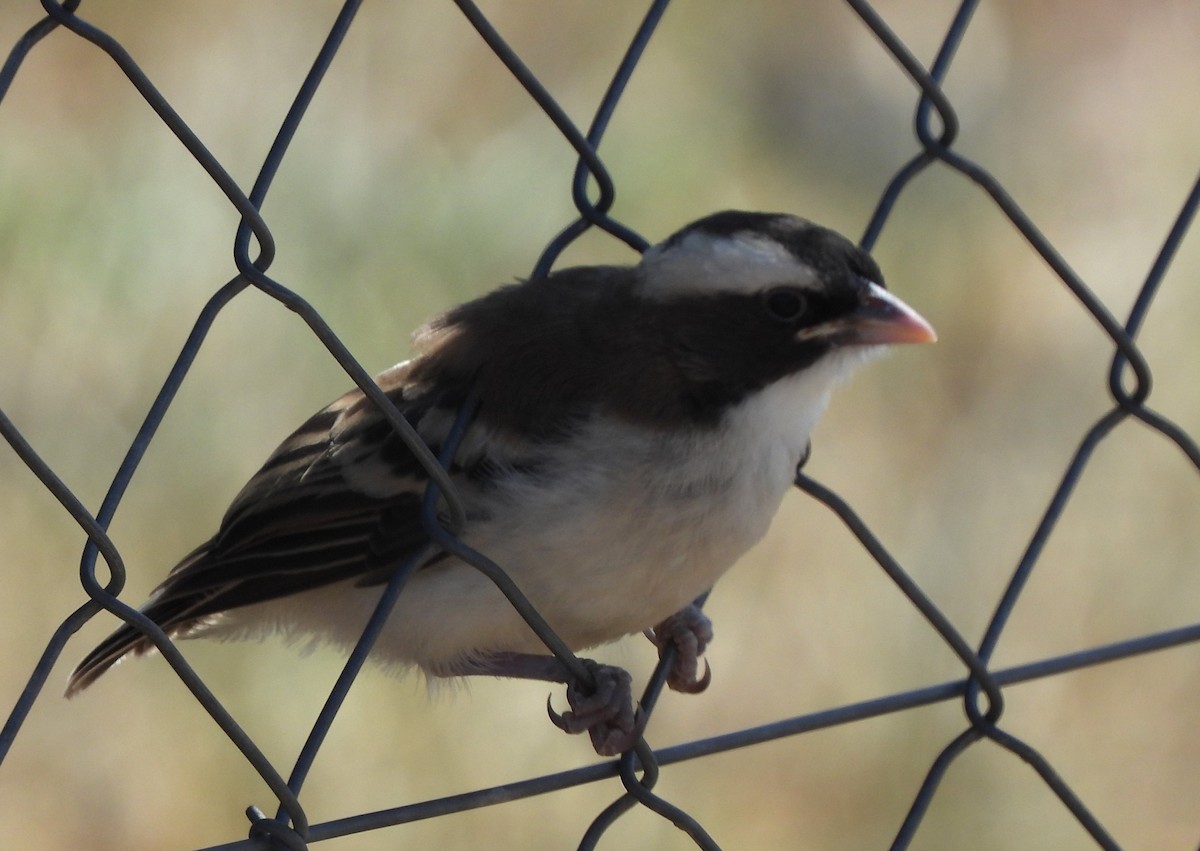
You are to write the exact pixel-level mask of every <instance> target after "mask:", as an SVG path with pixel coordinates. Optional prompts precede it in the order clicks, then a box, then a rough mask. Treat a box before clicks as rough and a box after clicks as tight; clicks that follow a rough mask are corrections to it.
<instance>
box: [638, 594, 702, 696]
mask: <svg viewBox="0 0 1200 851" xmlns="http://www.w3.org/2000/svg"><path fill="white" fill-rule="evenodd" d="M646 637H647V638H649V639H650V640H651V641H653V642H654V644H655V645H656V646H657V647H658V655H659V658H662V656H663V654H664V653H665V652H666V651H667V648H670V647H673V648H674V649H675V658H674V660H673V661H672V663H671V670H670V673H668V674H667V685H668V686H670V687H671V688H672V689H673V690H674V691H681V692H683V693H685V694H699V693H700V692H702V691H704V690H705V689H706V688H708V684H709V683H710V682H711V681H712V668H710V667H709V665H708V660H707V659H705V660H704V674H703V675H699V669H700V657H701V656H703V655H704V650H705V648H706V647H708V642H710V641H712V637H713V628H712V621H710V620H709V619H708V617H707V616H706V615H705V614H704V612H702V611H700V609H699V608H698V607H696V606H694V605H691V606H688V607H686V608H684V609H680V610H679V611H678V612H676V613H675V614H673V615H671V616H670V617H669V618H667V619H666V620H664V621H663V622H662V623H660V624H659V625H658V626H656V627H654V629H648V630H646Z"/></svg>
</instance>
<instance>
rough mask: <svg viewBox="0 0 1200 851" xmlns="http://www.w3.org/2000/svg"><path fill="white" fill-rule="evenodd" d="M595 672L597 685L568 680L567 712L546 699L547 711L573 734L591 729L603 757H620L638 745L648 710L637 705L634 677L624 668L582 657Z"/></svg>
mask: <svg viewBox="0 0 1200 851" xmlns="http://www.w3.org/2000/svg"><path fill="white" fill-rule="evenodd" d="M581 661H582V662H583V663H584V665H586V666H587V667H588V670H589V671H590V673H591V674H592V680H593V685H592V687H589V686H588V685H586V684H584V683H581V682H578V681H577V680H572V681H571V682H568V683H567V703H568V704H570V706H571V708H570V710H568V711H567V712H561V713H560V712H558V711H557V710H555V708H554V706H553V705H552V704H551V698H552V697H553V696H552V695H551V696H550V697H547V698H546V713H547V714H548V715H549V716H550V721H551V722H552V723H553V724H554V726H555V727H558V729H560V730H562V731H563V732H566V733H571V734H572V735H575V734H578V733H583V732H585V731H586V732H587V734H588V736H589V737H590V738H591V740H592V747H594V748H595V749H596V753H598V754H600V755H601V756H616V755H617V754H620V753H624V752H625V751H627V750H629V749H630V748H632V747H633V746H634V745H636V744H637V742H638V739H640V738H641V737H642V730H643V729H644V728H645V726H646V718H645V713H643V712H642V708H641V707H640V706H634V703H633V690H632V680H631V679H630V676H629V674H628V673H627V672H626V671H624V670H622V669H621V668H616V667H613V666H612V665H600V664H597V663H596V662H592V661H591V660H589V659H583V660H581Z"/></svg>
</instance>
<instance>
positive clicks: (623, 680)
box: [444, 653, 646, 756]
mask: <svg viewBox="0 0 1200 851" xmlns="http://www.w3.org/2000/svg"><path fill="white" fill-rule="evenodd" d="M579 661H580V662H581V663H583V666H584V667H585V668H586V669H587V671H588V674H589V679H590V680H591V682H590V683H589V682H581V681H580V680H578V679H577V678H575V677H573V676H572V675H571V674H570V673H569V672H568V671H567V669H566V668H565V667H564V666H563V664H562V663H561V662H559V661H558V660H557V659H555V658H554V657H553V656H538V655H534V654H532V653H493V654H490V655H488V656H482V657H479V658H476V659H470V660H463V661H460V662H459V663H458V664H456V665H455V666H453V667H452V668H449V669H447V670H446V671H445V673H444V676H480V675H482V676H493V677H515V678H518V679H523V680H541V681H543V682H548V683H566V685H567V703H568V704H570V706H571V708H570V710H569V711H567V712H562V713H559V712H557V711H555V709H554V707H552V706H551V705H550V698H546V711H547V712H548V713H549V715H550V720H551V721H553V722H554V725H555V726H556V727H558V728H559V729H560V730H564V731H566V732H568V733H572V734H574V733H583V732H586V733H587V734H588V736H589V737H590V738H591V740H592V747H594V748H595V749H596V753H598V754H600V755H601V756H616V755H617V754H619V753H624V752H625V751H627V750H629V749H630V748H632V747H633V746H634V745H636V744H637V742H638V739H640V738H641V736H642V730H643V729H644V728H645V726H646V717H645V715H644V714H643V713H642V710H641V708H640V707H638V706H635V705H634V702H633V688H632V680H631V678H630V676H629V674H628V673H627V672H626V671H623V670H622V669H620V668H616V667H613V666H612V665H601V664H600V663H599V662H593V661H592V660H591V659H580V660H579Z"/></svg>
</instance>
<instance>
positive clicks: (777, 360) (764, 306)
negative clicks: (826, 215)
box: [637, 211, 936, 407]
mask: <svg viewBox="0 0 1200 851" xmlns="http://www.w3.org/2000/svg"><path fill="white" fill-rule="evenodd" d="M637 272H638V282H637V289H638V292H639V295H641V296H642V297H643V298H646V299H648V300H650V301H651V302H653V303H656V304H657V305H658V306H659V308H660V309H662V310H663V311H664V312H666V313H668V314H669V315H670V322H669V327H670V328H671V331H670V333H671V336H672V341H673V348H674V350H675V356H676V360H677V363H679V364H680V365H681V366H682V368H683V371H684V373H685V374H686V375H687V377H688V378H689V380H690V382H691V384H692V386H693V390H694V391H698V392H699V393H700V394H701V398H699V399H698V400H697V401H698V402H699V403H700V404H701V405H702V406H708V407H713V403H716V404H717V406H720V403H722V402H734V401H736V399H737V398H741V397H744V395H745V394H746V393H747V392H753V391H754V390H756V389H759V388H761V387H765V386H767V385H769V384H771V383H773V382H775V381H778V380H780V379H782V378H786V377H789V376H793V375H797V376H799V375H802V374H803V375H805V377H806V378H808V379H810V380H811V381H812V383H814V384H821V385H828V386H829V387H832V386H833V384H835V383H836V382H837V381H838V380H839V379H841V378H843V377H845V376H846V375H847V374H848V373H849V372H850V370H851V369H852V367H853V366H854V365H855V364H857V363H860V362H862V360H864V359H865V357H864V356H865V355H867V354H869V353H871V352H873V351H878V350H879V349H880V347H882V346H886V345H892V344H898V343H927V342H932V341H933V340H935V339H936V335H935V334H934V331H933V328H932V327H931V326H930V324H929V323H928V322H926V321H925V319H923V318H922V317H921V316H920V315H919V314H918V313H917V312H916V311H914V310H913V309H912V308H911V307H909V306H908V305H906V304H905V303H904V302H903V301H901V300H900V299H898V298H897V297H896V296H894V295H892V294H891V293H890V292H888V290H887V289H886V287H885V285H884V282H883V275H882V274H881V272H880V270H879V266H878V265H877V264H876V263H875V261H874V260H873V259H872V258H871V256H870V255H869V254H867V253H866V252H865V251H863V250H862V249H861V248H859V247H858V246H856V245H855V244H854V243H852V242H851V241H850V240H848V239H846V238H845V237H843V236H841V235H840V234H838V233H836V232H834V231H832V230H829V229H828V228H824V227H821V226H820V225H816V224H813V223H812V222H809V221H807V220H805V219H801V218H799V217H797V216H792V215H788V214H783V213H750V212H739V211H726V212H721V213H714V214H712V215H710V216H707V217H705V218H703V219H700V220H698V221H696V222H693V223H692V224H690V225H688V226H687V227H685V228H683V229H682V230H680V231H678V232H677V233H675V234H673V235H672V236H670V237H668V238H667V239H666V240H664V241H663V242H661V243H659V244H658V245H655V246H653V247H652V248H650V249H649V250H648V251H647V252H646V253H645V255H644V256H643V258H642V262H641V263H640V265H639V266H638V267H637ZM704 397H707V398H704Z"/></svg>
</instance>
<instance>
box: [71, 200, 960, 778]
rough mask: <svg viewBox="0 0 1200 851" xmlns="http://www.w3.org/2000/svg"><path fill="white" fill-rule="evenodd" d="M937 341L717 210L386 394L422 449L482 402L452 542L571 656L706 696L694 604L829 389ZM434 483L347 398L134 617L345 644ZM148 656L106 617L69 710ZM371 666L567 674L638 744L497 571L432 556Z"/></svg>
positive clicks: (422, 541)
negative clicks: (636, 648)
mask: <svg viewBox="0 0 1200 851" xmlns="http://www.w3.org/2000/svg"><path fill="white" fill-rule="evenodd" d="M935 339H936V335H935V332H934V330H933V328H932V326H931V325H930V324H929V323H928V322H927V321H926V320H925V319H924V318H922V317H921V316H920V314H918V313H917V312H916V311H915V310H913V309H912V308H911V307H909V306H908V305H907V304H906V303H904V302H903V301H901V300H900V299H899V298H897V297H896V296H895V295H893V294H892V293H891V292H890V291H889V290H888V289H887V288H886V285H885V284H884V280H883V276H882V273H881V272H880V269H879V266H878V265H877V264H876V262H875V261H874V260H873V259H872V257H871V256H870V255H869V254H868V253H867V252H866V251H865V250H863V249H862V248H860V247H859V246H857V245H856V244H855V243H854V242H852V241H851V240H849V239H847V238H846V237H844V236H842V235H840V234H839V233H837V232H835V231H833V230H831V229H828V228H826V227H823V226H821V225H818V224H815V223H813V222H811V221H809V220H807V219H804V218H800V217H798V216H795V215H792V214H789V213H770V212H750V211H740V210H725V211H722V212H717V213H713V214H710V215H707V216H705V217H703V218H700V219H699V220H697V221H694V222H692V223H690V224H688V225H686V226H685V227H683V228H681V229H680V230H678V231H677V232H675V233H673V234H671V235H670V236H668V237H667V238H666V239H664V240H663V241H661V242H660V243H658V244H656V245H653V246H650V247H649V248H648V249H646V250H645V252H644V253H643V254H642V256H641V259H640V261H639V262H637V263H636V264H632V265H606V266H601V265H597V266H578V267H570V268H563V269H560V270H556V271H552V272H549V273H547V274H545V275H543V276H540V277H533V278H530V279H527V280H518V281H517V282H516V283H511V284H507V285H504V286H501V287H499V288H498V289H495V290H493V291H491V292H489V293H487V294H485V295H483V296H482V297H480V298H478V299H476V300H474V301H470V302H467V303H464V304H462V305H459V306H457V307H454V308H452V309H450V310H449V311H448V312H446V313H444V314H442V315H441V316H439V317H437V318H435V319H433V320H432V321H430V322H429V323H427V324H426V325H424V326H423V327H422V328H421V329H420V330H418V331H417V332H416V334H415V335H414V338H413V348H414V352H415V353H414V355H413V356H412V357H411V358H410V359H408V360H405V361H403V362H402V363H399V364H397V365H396V366H393V367H391V368H390V369H388V370H386V371H384V372H383V373H381V374H380V375H379V376H378V377H377V378H376V379H375V380H376V382H377V383H378V385H379V387H380V389H381V390H382V391H383V393H385V394H386V396H387V397H388V399H389V400H390V401H391V402H392V403H393V404H394V405H395V406H396V408H397V409H398V410H399V411H400V413H401V414H402V415H403V416H404V417H405V419H406V420H407V421H408V422H409V423H410V424H411V425H412V426H413V427H414V428H415V430H416V432H417V433H418V434H419V435H420V437H421V438H422V440H423V441H424V442H425V443H426V444H427V445H428V446H429V447H430V448H431V449H433V450H435V451H438V450H439V449H440V448H441V447H442V446H443V444H445V442H446V441H447V435H448V434H449V432H450V430H451V428H452V426H453V424H454V423H455V420H456V417H457V415H458V411H459V410H460V408H461V407H462V406H463V405H464V403H465V402H466V400H467V399H468V398H469V397H470V398H473V399H474V400H475V405H476V407H475V410H474V414H473V416H472V419H471V420H470V423H469V425H468V426H467V428H466V431H465V432H464V433H463V435H462V439H461V443H460V444H459V445H458V447H457V451H456V454H455V456H454V458H453V461H452V463H451V464H450V465H449V466H448V468H447V469H448V473H449V477H450V480H451V482H452V483H453V485H454V488H455V490H456V492H457V494H458V497H459V499H460V500H461V502H462V505H463V508H464V513H465V519H464V521H463V523H462V525H461V528H459V529H457V530H456V534H457V535H458V537H459V538H460V539H461V540H462V541H463V542H464V543H465V544H467V545H468V546H470V547H471V548H473V549H474V550H476V551H478V552H480V553H482V554H484V555H485V556H487V557H488V558H490V559H491V560H492V561H494V562H495V563H496V564H497V565H499V566H500V567H501V569H502V570H504V571H505V573H506V574H507V575H508V576H509V577H510V578H511V579H512V581H513V582H514V583H515V584H516V586H517V587H518V588H519V589H520V590H521V592H522V593H523V594H524V595H525V596H526V597H527V598H528V600H529V601H530V602H531V603H532V604H533V606H534V607H535V608H536V609H537V610H538V612H539V613H540V614H541V615H542V617H543V618H544V619H545V620H546V622H547V623H548V624H549V626H550V627H551V628H552V629H553V630H554V631H555V633H556V634H557V635H558V636H559V637H560V638H561V639H562V641H563V642H564V643H565V644H566V645H567V646H568V647H569V648H570V649H571V650H572V651H583V650H587V649H589V648H594V647H596V646H598V645H602V644H605V643H608V642H612V641H614V640H617V639H620V638H622V637H625V636H628V635H636V634H638V633H642V634H645V635H646V636H647V637H649V638H650V639H651V640H652V641H653V642H654V644H656V645H657V647H658V652H659V654H660V655H662V654H665V653H667V652H668V651H670V653H671V658H672V659H673V660H674V661H673V663H672V664H671V667H670V669H669V676H668V685H669V686H670V687H671V688H672V689H674V690H676V691H680V692H699V691H702V690H703V689H704V688H705V687H706V686H707V685H708V683H709V681H710V679H711V668H710V667H709V665H708V663H707V660H705V663H704V672H703V673H700V664H699V663H700V660H701V659H702V658H703V656H704V653H705V651H706V649H707V647H708V644H709V642H710V641H711V640H712V636H713V630H712V624H711V621H709V619H708V618H707V617H706V616H705V615H704V614H703V612H702V611H701V610H700V608H699V607H698V606H697V605H695V601H696V600H697V598H699V597H700V596H701V595H702V594H703V593H705V592H706V591H707V590H709V589H711V588H712V586H713V585H714V584H715V583H716V581H717V580H718V579H719V578H720V577H721V576H722V575H723V574H724V573H725V572H726V571H727V570H728V569H729V568H730V567H731V566H732V565H733V564H734V563H735V562H736V561H738V559H739V558H740V557H741V556H742V555H743V554H744V553H745V552H746V551H747V550H748V549H749V548H750V547H751V546H752V545H753V544H754V543H756V542H757V541H758V540H759V539H760V538H762V537H763V536H764V534H765V533H766V531H767V527H768V525H769V524H770V522H771V520H772V518H773V517H774V515H775V514H776V511H777V510H778V509H779V507H780V504H781V502H782V500H783V497H784V495H785V493H786V492H787V491H788V489H789V488H790V487H791V486H792V485H793V483H794V479H795V476H796V472H797V467H798V465H799V464H801V463H802V461H803V460H804V458H805V457H806V454H807V451H808V447H809V441H810V435H811V432H812V430H813V428H814V426H816V424H817V421H818V419H819V418H820V416H821V414H822V412H823V411H824V409H825V408H826V405H827V403H828V401H829V398H830V395H831V393H832V391H833V390H834V388H835V387H836V386H837V385H838V384H839V383H841V382H842V381H844V380H845V379H846V378H847V377H848V376H849V375H850V373H852V372H853V371H854V369H855V368H856V367H857V366H858V365H860V364H861V363H863V362H864V361H866V360H868V359H870V357H871V355H873V354H875V353H878V352H880V351H881V350H883V349H884V348H886V347H888V346H892V345H896V344H908V343H927V342H932V341H933V340H935ZM427 483H428V474H427V473H426V470H425V468H424V467H423V466H422V464H421V463H420V462H419V461H418V460H417V459H416V457H415V456H414V454H413V453H412V451H411V450H409V449H408V448H407V446H406V444H405V443H404V442H403V440H402V439H401V437H400V436H399V434H398V433H397V431H396V429H395V428H394V427H393V426H392V424H391V422H390V421H389V420H388V419H387V418H386V417H385V415H384V414H383V413H382V412H381V411H380V410H379V408H378V407H377V406H376V405H375V404H374V403H373V402H372V401H371V400H370V399H369V398H368V397H367V396H366V395H365V394H364V393H363V392H362V390H361V389H357V388H356V389H353V390H351V391H349V392H347V393H345V394H344V395H342V396H341V397H339V398H338V399H336V400H335V401H334V402H332V403H331V404H329V405H328V406H326V407H325V408H323V409H321V410H320V411H318V412H317V413H316V414H314V415H313V416H312V417H311V418H309V419H308V420H307V421H306V422H304V423H303V424H302V425H301V426H300V427H299V428H298V429H296V430H295V431H294V432H293V433H292V434H291V435H290V436H289V437H288V438H287V439H286V440H284V441H283V442H282V443H281V444H280V445H279V447H278V448H277V449H276V450H275V451H274V453H272V454H271V455H270V457H269V458H268V459H267V461H266V462H265V464H264V465H263V466H262V468H261V469H259V470H258V472H257V473H255V474H254V476H253V477H252V478H251V479H250V480H249V482H248V483H247V484H246V485H245V487H244V488H243V489H242V490H241V492H240V493H238V495H237V496H236V498H235V499H234V500H233V502H232V503H231V505H230V507H229V509H228V511H227V512H226V514H225V515H224V518H223V519H222V521H221V523H220V526H219V528H218V530H217V532H216V534H215V535H213V537H212V538H211V539H209V540H208V541H206V542H205V543H203V544H202V545H200V546H199V547H198V548H197V549H195V550H194V551H192V552H191V553H190V554H189V555H187V556H186V557H184V558H183V559H182V560H181V561H180V562H179V564H178V565H176V566H175V567H174V568H173V569H172V570H171V571H170V572H169V574H168V575H167V577H166V579H165V580H164V581H163V582H162V583H161V584H160V585H159V586H158V587H157V589H156V590H154V591H153V592H152V594H151V595H150V597H149V599H148V601H147V602H146V604H145V605H144V606H143V608H142V609H141V611H142V612H143V613H144V614H145V615H146V616H147V617H148V618H149V619H151V620H152V621H154V622H155V623H157V624H158V625H159V626H160V627H161V628H162V629H163V630H164V631H165V632H166V633H167V634H168V635H169V636H171V637H172V638H173V639H174V638H192V637H199V636H209V637H216V638H224V639H251V638H262V637H264V636H267V635H271V634H282V635H283V636H285V637H287V638H298V637H306V638H308V639H314V640H318V641H326V642H329V643H332V644H334V645H337V646H340V647H343V648H347V647H351V646H353V645H354V643H355V641H356V640H357V639H358V637H359V635H360V633H361V631H362V629H363V626H364V624H365V622H366V620H367V618H368V617H369V616H370V613H371V611H372V610H373V608H374V606H375V605H376V603H377V601H378V599H379V597H380V594H381V592H382V589H383V588H384V587H385V585H386V584H387V582H388V580H389V579H390V578H391V576H392V575H393V573H394V571H395V570H396V569H397V566H398V565H399V564H401V563H402V562H403V561H404V560H405V559H406V558H411V557H412V556H413V554H414V553H417V552H419V551H420V550H421V548H422V547H427V546H429V539H428V536H427V534H426V532H425V531H424V528H423V526H422V523H421V517H420V514H421V499H422V494H423V493H424V491H425V488H426V485H427ZM153 649H154V645H153V644H152V643H151V641H150V640H149V639H148V638H146V637H145V635H144V634H143V633H142V632H141V631H140V630H138V629H136V628H135V627H133V626H131V625H129V624H125V625H123V626H121V627H120V628H119V629H118V630H117V631H116V632H114V633H113V634H112V635H111V636H110V637H109V638H107V639H106V640H104V641H103V642H102V643H101V644H100V645H99V646H97V647H96V648H95V649H94V650H93V651H92V652H91V653H90V654H88V655H87V656H86V657H85V658H84V659H83V660H82V661H81V662H80V663H79V665H78V667H77V668H76V669H75V670H74V671H73V673H72V674H71V675H70V679H69V682H68V687H67V695H68V696H71V695H75V694H77V693H79V692H80V691H82V690H83V689H85V688H87V687H88V686H90V685H91V684H92V683H93V682H95V680H96V679H97V678H98V677H100V675H101V674H103V673H104V672H105V671H107V670H108V669H109V668H110V667H112V666H113V665H114V664H116V663H117V662H119V661H121V660H122V659H124V658H126V657H128V656H130V655H131V654H132V655H141V654H144V653H146V652H148V651H151V650H153ZM372 659H373V660H375V661H379V662H381V663H383V664H384V665H385V666H387V667H391V668H398V669H401V670H403V669H412V668H417V669H420V670H421V671H423V672H424V673H425V674H426V675H427V677H429V678H430V680H431V681H436V679H437V678H456V677H466V676H480V675H487V676H496V677H513V678H521V679H532V680H539V681H545V682H548V683H558V684H561V683H565V684H566V685H567V689H566V700H567V703H568V705H569V706H570V709H569V710H566V711H564V712H562V713H558V712H556V711H554V710H553V709H551V710H550V714H551V718H552V720H554V722H555V723H556V724H557V725H558V726H559V727H561V728H562V729H564V730H566V731H567V732H569V733H583V732H587V733H588V734H589V736H590V739H591V743H592V746H593V747H594V749H595V750H596V752H597V753H598V754H601V755H606V756H609V755H615V754H619V753H621V752H624V751H626V750H628V749H630V748H631V747H634V746H635V745H636V743H637V742H638V741H639V739H640V736H641V735H642V732H643V730H642V725H643V723H644V720H643V719H642V717H641V713H640V711H639V710H638V708H637V707H635V706H634V700H633V697H632V692H631V686H630V682H631V680H630V676H629V674H628V673H626V672H625V671H623V670H622V669H620V668H617V667H615V666H610V665H602V664H599V663H596V662H593V661H591V660H586V659H585V660H583V662H584V664H586V666H587V667H586V671H587V673H588V675H589V676H588V677H586V678H581V677H579V676H578V675H577V674H573V673H571V672H570V671H569V670H567V668H566V667H565V666H564V664H563V663H561V662H560V661H559V659H558V658H556V657H555V656H553V655H551V654H550V653H548V651H547V646H546V644H545V643H544V642H543V641H542V640H541V639H539V638H538V637H537V636H536V635H535V633H534V632H533V631H532V630H531V628H530V627H529V625H528V624H527V623H526V622H525V620H524V619H523V618H522V617H521V616H519V615H518V614H517V612H516V611H515V609H514V608H513V606H512V605H511V604H510V603H509V601H508V600H507V599H506V598H505V597H504V596H503V594H502V593H501V592H500V591H499V590H498V589H497V586H496V585H495V584H494V583H493V582H492V581H491V580H490V579H488V578H487V577H486V576H485V575H484V574H483V573H481V572H480V571H479V570H477V569H476V568H475V567H473V566H471V565H470V564H468V563H466V562H465V561H463V560H461V559H459V558H458V557H455V556H453V555H451V554H449V553H448V552H446V551H444V550H438V549H437V548H434V554H433V555H432V556H431V557H430V558H428V559H427V560H425V561H424V562H422V563H421V564H420V565H419V566H418V567H417V569H416V570H415V571H414V572H413V573H412V574H411V575H410V577H409V578H408V580H407V584H406V585H405V586H404V587H403V590H402V592H401V593H400V596H399V598H398V600H397V602H396V604H395V607H394V609H393V610H392V612H391V613H390V615H389V617H388V620H387V622H386V624H385V626H384V627H383V630H382V632H381V633H380V635H379V637H378V639H377V641H376V644H375V646H374V649H373V650H372ZM548 706H549V704H548Z"/></svg>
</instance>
